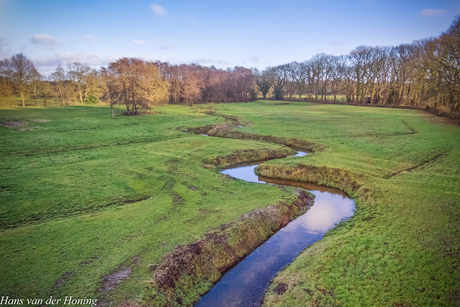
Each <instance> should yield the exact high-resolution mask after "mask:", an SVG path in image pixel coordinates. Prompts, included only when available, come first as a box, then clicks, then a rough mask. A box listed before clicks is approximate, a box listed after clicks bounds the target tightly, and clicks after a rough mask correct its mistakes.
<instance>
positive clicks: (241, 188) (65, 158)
mask: <svg viewBox="0 0 460 307" xmlns="http://www.w3.org/2000/svg"><path fill="white" fill-rule="evenodd" d="M210 109H212V110H215V111H217V112H218V113H219V114H225V115H232V116H237V117H239V118H242V119H244V120H245V123H252V124H251V125H248V124H247V125H245V126H243V127H241V128H236V127H235V128H234V129H237V130H238V131H242V132H247V133H254V134H261V135H273V136H278V137H295V138H298V139H302V140H306V141H313V142H316V143H320V144H324V145H326V146H327V149H326V150H325V151H323V152H318V153H314V154H311V155H308V156H305V157H296V158H294V157H292V158H286V159H281V160H276V161H270V162H267V163H266V164H267V165H272V166H273V167H275V166H280V167H283V168H295V167H297V166H298V164H299V163H300V164H304V165H310V166H317V167H322V166H325V167H327V168H337V169H342V170H346V171H348V172H349V173H350V174H352V176H353V177H354V178H357V180H358V181H359V183H360V184H361V185H362V186H363V187H366V188H367V189H369V190H370V191H372V198H371V199H364V198H360V195H359V194H358V193H357V194H355V195H352V196H353V197H354V198H355V200H356V209H357V212H356V214H355V216H354V217H353V218H352V219H351V220H350V221H348V222H346V223H344V224H343V225H341V227H339V228H337V229H336V230H333V231H332V232H330V233H329V234H328V235H327V237H325V238H324V239H323V240H322V241H320V242H318V243H315V244H314V245H313V246H312V247H309V248H307V249H306V250H305V251H304V252H303V253H302V254H301V256H300V257H299V258H298V259H297V260H296V261H295V262H294V263H293V264H292V265H291V266H289V267H288V268H287V269H286V270H285V271H284V272H282V273H281V274H280V275H279V276H278V277H277V278H276V280H275V282H274V284H273V287H272V288H271V290H270V291H269V293H268V294H267V297H266V300H265V305H266V306H318V305H321V306H323V305H326V306H327V305H331V306H336V305H343V306H358V305H362V306H379V305H382V306H405V305H406V306H409V305H410V306H433V305H442V306H455V305H456V304H459V303H460V292H459V291H458V289H459V288H460V273H459V270H458V265H459V264H460V263H459V259H460V257H459V256H460V220H459V219H460V217H459V214H460V204H459V202H458V197H459V196H460V142H459V140H460V128H459V127H458V126H449V125H447V124H445V123H443V122H442V121H441V120H440V119H438V118H435V117H432V116H431V115H427V114H424V113H422V112H420V111H415V110H400V109H384V108H360V107H354V106H342V105H319V104H318V105H317V104H312V103H305V102H292V103H290V104H280V102H279V101H278V102H277V101H257V102H253V103H241V104H207V105H197V106H194V107H186V106H163V107H158V108H156V109H154V110H153V111H154V112H155V114H154V115H144V116H132V117H125V116H122V115H121V113H122V112H123V109H121V108H120V109H116V117H115V119H112V118H111V117H110V109H109V108H108V107H99V106H64V107H59V106H56V107H46V108H43V107H26V108H22V107H20V108H19V107H11V108H6V107H5V108H2V109H0V124H3V125H7V126H12V127H5V126H0V133H1V137H0V154H1V156H2V160H1V161H0V247H1V249H0V262H1V263H2V264H4V265H2V266H1V268H0V276H1V281H0V296H6V295H8V296H10V297H14V298H48V297H49V296H50V295H53V297H61V298H64V297H65V296H68V295H73V296H74V297H85V296H86V297H91V298H98V297H103V298H104V299H105V300H108V301H112V302H114V304H118V303H121V302H126V301H129V302H131V303H136V302H137V303H140V304H147V303H148V304H153V305H154V303H155V302H151V301H149V293H151V289H150V288H149V283H148V281H149V280H151V279H152V278H153V276H152V272H151V269H150V267H151V265H153V264H155V263H157V262H158V261H159V260H160V259H161V258H162V257H163V256H164V255H165V254H166V253H168V252H170V251H171V250H172V249H173V248H174V247H175V246H177V245H180V244H186V243H190V242H193V241H195V240H196V239H198V238H200V237H201V236H202V235H203V234H204V233H206V232H208V231H209V230H211V229H216V228H218V227H220V225H222V224H226V223H230V222H231V221H234V220H235V219H236V218H237V217H239V216H241V215H242V214H244V213H247V212H248V211H250V210H252V209H255V208H262V207H265V206H268V205H273V204H276V203H277V202H278V201H280V200H284V201H286V200H290V199H293V197H294V193H293V189H290V188H288V189H280V188H278V187H276V186H270V185H257V184H251V183H247V182H243V181H240V180H232V179H229V178H227V177H225V176H223V175H221V174H220V173H219V172H218V168H209V167H208V168H205V167H203V166H205V165H204V163H203V162H207V161H209V160H210V159H213V158H215V157H217V156H226V155H229V154H231V153H232V152H235V151H236V150H243V149H255V150H262V149H268V150H276V149H281V148H282V147H281V146H280V145H276V144H270V143H264V142H255V141H250V140H243V139H226V138H217V137H205V136H200V135H195V134H189V133H186V132H183V131H184V130H186V129H187V128H188V127H201V126H206V125H214V124H218V123H225V119H224V118H223V117H220V116H210V115H206V114H204V113H203V111H205V110H210ZM39 119H40V120H41V121H38V120H39ZM43 120H46V121H43ZM19 121H21V123H16V124H14V123H12V122H19ZM227 123H229V122H227ZM5 264H6V265H5ZM123 266H129V267H130V268H132V273H131V275H130V277H129V278H128V279H126V280H124V281H123V282H121V283H120V284H119V285H118V286H117V287H116V288H115V289H114V290H112V291H110V292H108V293H102V292H100V291H99V290H98V289H100V288H101V285H102V282H103V276H104V275H106V274H109V273H111V272H113V271H116V270H117V269H119V268H121V267H123ZM279 283H284V284H286V285H287V290H286V291H285V292H283V293H279V291H274V288H275V287H276V285H278V284H279Z"/></svg>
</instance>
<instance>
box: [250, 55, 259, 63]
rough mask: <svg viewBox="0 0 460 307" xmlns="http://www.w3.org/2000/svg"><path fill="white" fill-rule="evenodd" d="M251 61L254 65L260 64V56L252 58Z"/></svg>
mask: <svg viewBox="0 0 460 307" xmlns="http://www.w3.org/2000/svg"><path fill="white" fill-rule="evenodd" d="M249 61H251V62H253V63H259V61H260V56H258V55H254V56H252V57H250V58H249Z"/></svg>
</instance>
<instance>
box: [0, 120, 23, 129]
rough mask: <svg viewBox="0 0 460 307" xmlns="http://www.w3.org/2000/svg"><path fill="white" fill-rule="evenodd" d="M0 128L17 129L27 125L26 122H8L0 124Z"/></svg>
mask: <svg viewBox="0 0 460 307" xmlns="http://www.w3.org/2000/svg"><path fill="white" fill-rule="evenodd" d="M0 125H1V126H4V127H8V128H17V127H22V126H24V125H27V122H25V121H22V120H20V121H9V122H0Z"/></svg>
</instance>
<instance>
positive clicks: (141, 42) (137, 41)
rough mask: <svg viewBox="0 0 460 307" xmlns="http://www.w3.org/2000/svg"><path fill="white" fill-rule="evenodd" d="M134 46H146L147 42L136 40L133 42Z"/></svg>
mask: <svg viewBox="0 0 460 307" xmlns="http://www.w3.org/2000/svg"><path fill="white" fill-rule="evenodd" d="M133 44H134V45H138V46H142V45H145V42H144V41H141V40H138V39H135V40H133Z"/></svg>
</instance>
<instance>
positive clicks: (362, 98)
mask: <svg viewBox="0 0 460 307" xmlns="http://www.w3.org/2000/svg"><path fill="white" fill-rule="evenodd" d="M13 94H17V95H19V97H20V98H21V102H22V105H23V106H24V105H25V101H26V99H27V97H33V98H35V99H37V98H40V99H42V100H43V102H44V104H45V105H46V103H47V101H50V100H52V99H54V100H58V101H59V102H60V103H61V104H63V105H64V104H76V103H77V104H78V103H80V104H83V103H98V102H101V101H108V102H110V105H111V106H112V107H113V105H115V104H120V105H124V107H126V113H127V114H137V113H138V112H139V110H140V109H147V108H149V107H151V106H152V105H158V104H163V103H172V104H179V103H182V104H194V103H206V102H217V103H226V102H245V101H251V100H255V99H257V98H258V97H259V95H260V96H262V97H263V98H264V99H266V98H273V99H285V98H288V99H292V98H294V97H296V98H298V99H307V100H315V101H325V100H326V97H327V96H332V97H333V100H334V101H336V100H337V97H338V96H340V97H343V98H342V101H345V102H347V103H369V104H381V105H396V106H415V107H422V108H424V107H430V108H434V109H438V110H443V111H447V112H450V113H455V114H458V113H460V15H459V16H457V17H456V18H455V19H454V21H453V23H452V24H451V26H450V27H449V28H448V30H447V31H445V32H443V33H442V34H441V35H439V36H437V37H431V38H427V39H422V40H418V41H414V42H413V43H411V44H401V45H399V46H392V47H379V46H376V47H371V46H359V47H357V48H355V49H354V50H353V51H351V52H350V53H349V54H347V55H341V56H333V55H327V54H317V55H315V56H313V57H312V58H311V59H309V60H306V61H304V62H292V63H288V64H284V65H278V66H274V67H267V68H266V69H264V70H262V71H259V70H258V69H256V68H253V69H247V68H244V67H234V68H228V69H216V68H215V67H214V66H211V67H204V66H201V65H197V64H180V65H173V64H170V63H167V62H160V61H156V62H152V61H145V60H143V59H139V58H121V59H118V60H117V61H114V62H111V63H109V64H108V66H107V67H101V68H100V69H92V68H90V67H89V66H88V65H85V64H82V63H79V62H75V63H73V64H71V65H68V66H67V67H65V68H64V67H62V66H61V65H58V66H57V67H56V69H55V71H54V72H53V73H51V74H50V75H49V76H43V75H41V74H39V73H38V71H37V70H36V69H35V67H34V64H33V63H32V61H31V60H30V59H28V58H27V57H26V56H24V55H23V54H22V53H21V54H16V55H14V56H12V57H11V58H6V59H4V60H0V96H11V95H13Z"/></svg>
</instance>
